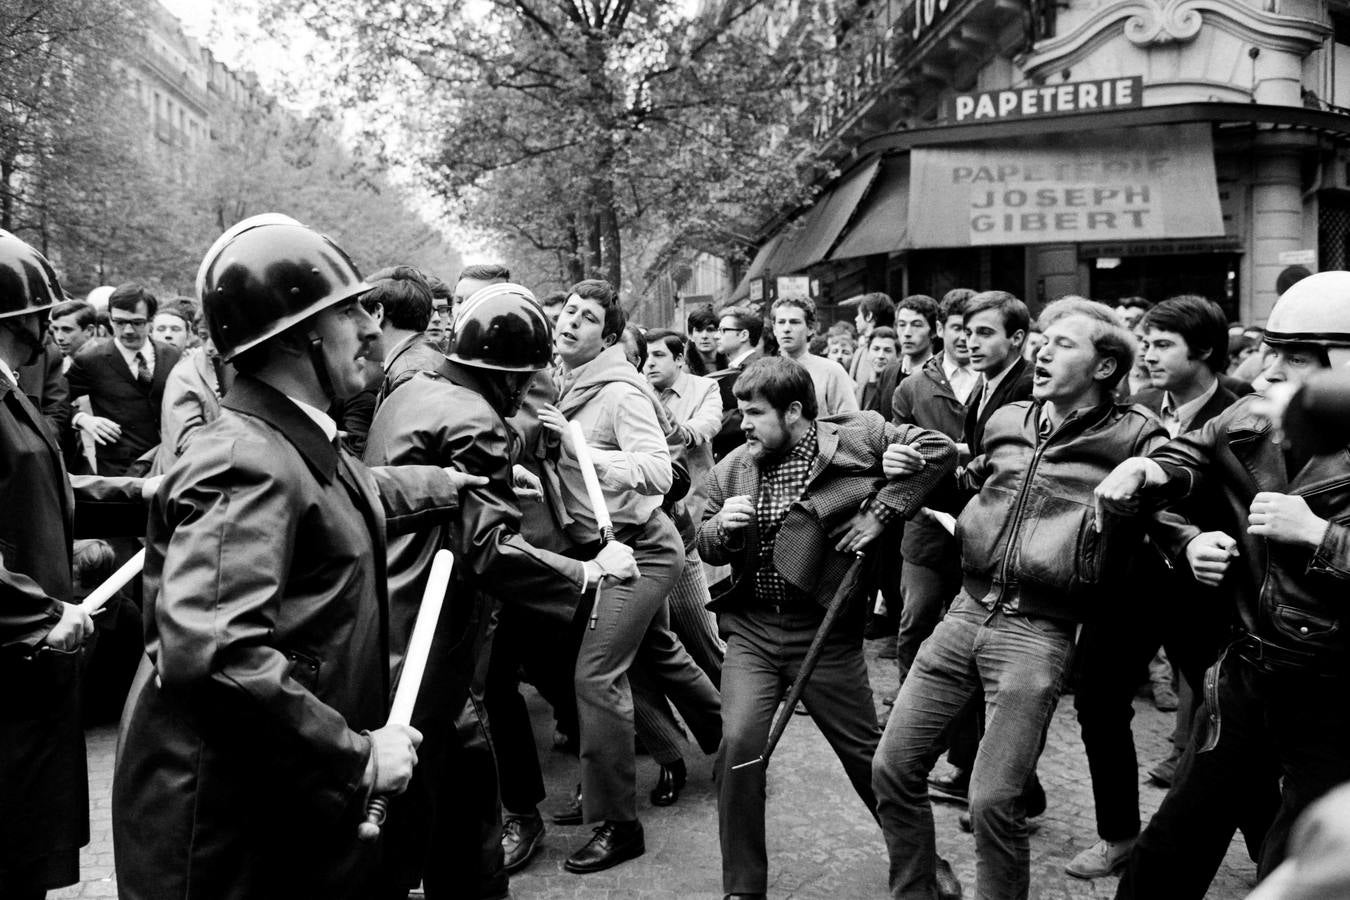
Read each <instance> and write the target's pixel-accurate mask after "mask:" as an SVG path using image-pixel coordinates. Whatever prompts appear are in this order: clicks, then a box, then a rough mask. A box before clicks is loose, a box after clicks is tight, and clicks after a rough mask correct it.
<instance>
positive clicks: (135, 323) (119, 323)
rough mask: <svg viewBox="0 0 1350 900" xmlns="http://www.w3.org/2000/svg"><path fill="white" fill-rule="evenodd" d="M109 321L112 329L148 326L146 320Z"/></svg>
mask: <svg viewBox="0 0 1350 900" xmlns="http://www.w3.org/2000/svg"><path fill="white" fill-rule="evenodd" d="M111 321H112V324H113V327H114V328H126V327H128V326H130V327H132V328H144V327H145V326H146V325H148V324H150V322H149V320H148V319H112V320H111Z"/></svg>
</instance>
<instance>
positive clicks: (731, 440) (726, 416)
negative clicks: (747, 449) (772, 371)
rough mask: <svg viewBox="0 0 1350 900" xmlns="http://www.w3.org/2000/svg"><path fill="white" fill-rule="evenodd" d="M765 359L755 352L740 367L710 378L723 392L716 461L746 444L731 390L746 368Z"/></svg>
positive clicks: (715, 454) (714, 446)
mask: <svg viewBox="0 0 1350 900" xmlns="http://www.w3.org/2000/svg"><path fill="white" fill-rule="evenodd" d="M763 357H764V354H763V352H761V351H759V350H753V351H751V353H750V355H749V356H747V357H746V358H745V359H743V360H741V362H740V364H739V365H735V366H728V367H727V368H725V369H722V370H721V371H718V372H713V373H712V374H711V375H709V376H708V377H709V378H711V379H712V380H713V381H716V382H717V387H718V389H719V390H720V391H721V392H722V427H721V429H719V430H718V432H717V435H716V436H715V437H714V438H713V441H712V449H713V458H714V459H722V458H723V457H724V456H726V455H727V454H728V453H730V452H731V451H732V450H735V449H736V448H737V447H739V446H741V445H742V444H744V443H745V435H744V434H742V433H741V408H740V407H739V406H737V405H736V395H735V394H734V393H732V390H731V389H732V387H734V386H735V384H736V379H737V378H739V377H740V375H741V372H743V371H745V368H746V366H748V365H750V364H751V363H752V362H754V361H755V360H757V359H762V358H763Z"/></svg>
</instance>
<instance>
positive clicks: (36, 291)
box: [0, 230, 65, 319]
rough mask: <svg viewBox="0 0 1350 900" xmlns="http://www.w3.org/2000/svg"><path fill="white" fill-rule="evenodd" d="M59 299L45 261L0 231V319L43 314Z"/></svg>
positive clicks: (53, 273) (57, 284)
mask: <svg viewBox="0 0 1350 900" xmlns="http://www.w3.org/2000/svg"><path fill="white" fill-rule="evenodd" d="M63 299H65V295H64V294H63V293H62V292H61V284H60V282H58V281H57V280H56V271H55V270H54V269H53V268H52V264H51V263H49V262H47V258H46V257H45V256H43V255H42V254H41V253H39V252H37V251H36V250H34V249H33V248H32V247H30V246H28V244H27V243H25V242H24V241H22V240H20V239H19V238H17V237H15V236H14V235H12V234H10V233H9V232H8V231H3V230H0V319H12V318H15V317H17V316H31V315H33V314H35V313H44V312H47V311H48V310H50V309H51V308H52V307H53V306H55V305H56V304H58V303H60V302H61V301H62V300H63Z"/></svg>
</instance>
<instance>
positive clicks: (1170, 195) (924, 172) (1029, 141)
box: [909, 123, 1224, 247]
mask: <svg viewBox="0 0 1350 900" xmlns="http://www.w3.org/2000/svg"><path fill="white" fill-rule="evenodd" d="M910 164H911V183H912V185H913V187H912V189H911V195H910V204H909V234H910V239H911V241H912V242H913V246H915V247H968V246H985V245H994V244H1035V243H1080V242H1085V241H1093V242H1100V241H1129V240H1133V241H1139V240H1153V239H1183V238H1199V237H1218V236H1222V235H1223V233H1224V228H1223V216H1222V214H1221V212H1220V209H1219V194H1218V187H1217V184H1218V183H1217V180H1216V177H1215V172H1214V148H1213V143H1212V140H1211V137H1210V130H1209V126H1208V125H1206V124H1203V123H1197V124H1186V125H1164V126H1156V127H1149V128H1135V129H1130V130H1128V131H1108V132H1099V133H1095V134H1093V133H1087V134H1079V135H1055V136H1037V137H1029V138H1026V139H1024V140H1023V141H1021V142H1019V143H1013V142H1008V143H1001V144H999V145H997V146H994V145H963V146H960V147H945V148H932V149H925V148H919V149H915V150H914V151H913V153H912V154H911V156H910Z"/></svg>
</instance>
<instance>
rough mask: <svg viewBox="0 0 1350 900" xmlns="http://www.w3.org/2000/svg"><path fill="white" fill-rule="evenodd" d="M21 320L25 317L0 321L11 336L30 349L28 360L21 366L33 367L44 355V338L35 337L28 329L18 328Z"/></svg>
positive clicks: (20, 364)
mask: <svg viewBox="0 0 1350 900" xmlns="http://www.w3.org/2000/svg"><path fill="white" fill-rule="evenodd" d="M21 318H23V317H17V318H9V319H3V320H0V325H3V326H4V327H5V329H6V330H7V331H8V332H9V333H10V334H12V335H14V336H15V337H17V338H18V339H19V342H20V343H21V344H23V345H24V346H25V347H27V348H28V358H27V359H26V360H24V361H23V362H21V363H19V366H20V367H22V366H31V365H32V364H33V363H35V362H37V361H38V357H39V356H41V355H42V338H41V336H40V335H39V336H37V337H34V336H33V334H32V332H30V331H29V330H28V329H27V328H20V327H18V324H17V323H18V322H19V321H20V320H21Z"/></svg>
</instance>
